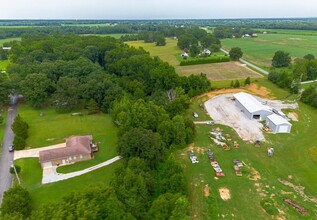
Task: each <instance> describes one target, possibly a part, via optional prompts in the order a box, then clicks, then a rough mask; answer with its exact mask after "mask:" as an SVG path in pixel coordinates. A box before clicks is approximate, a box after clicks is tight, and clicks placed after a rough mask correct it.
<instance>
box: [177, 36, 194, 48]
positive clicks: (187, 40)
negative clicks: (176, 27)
mask: <svg viewBox="0 0 317 220" xmlns="http://www.w3.org/2000/svg"><path fill="white" fill-rule="evenodd" d="M190 44H191V37H190V36H188V35H181V36H179V37H178V41H177V46H178V47H179V48H180V49H189V47H190Z"/></svg>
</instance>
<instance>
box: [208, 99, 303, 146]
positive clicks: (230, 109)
mask: <svg viewBox="0 0 317 220" xmlns="http://www.w3.org/2000/svg"><path fill="white" fill-rule="evenodd" d="M232 98H233V94H232V93H228V94H223V95H218V96H215V97H213V98H212V99H210V100H208V101H207V102H205V108H206V110H207V112H208V114H209V115H210V117H211V118H212V119H213V120H214V121H215V123H217V124H223V125H227V126H230V127H232V128H233V129H234V130H235V131H236V132H237V133H238V135H239V136H240V137H241V139H242V140H244V141H255V140H265V138H264V135H263V132H262V130H261V128H262V127H263V125H262V124H261V123H260V122H259V121H258V120H250V119H248V118H247V117H246V116H245V114H243V112H241V111H240V109H239V108H238V107H237V106H236V105H235V102H234V101H232V100H231V99H232ZM255 98H257V99H258V100H261V101H267V105H268V106H270V107H272V108H275V109H277V110H281V109H285V108H291V109H295V108H297V107H298V105H297V104H296V103H295V104H284V103H282V102H281V101H279V100H264V99H260V98H259V97H256V96H255Z"/></svg>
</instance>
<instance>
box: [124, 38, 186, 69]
mask: <svg viewBox="0 0 317 220" xmlns="http://www.w3.org/2000/svg"><path fill="white" fill-rule="evenodd" d="M126 43H127V44H128V45H130V46H133V47H136V48H139V47H143V49H144V50H146V51H149V52H150V54H151V55H152V56H158V57H159V58H161V59H162V60H163V61H165V62H168V63H169V64H171V65H172V66H177V65H179V61H178V60H177V58H176V57H175V55H179V54H181V53H182V52H183V51H182V50H181V49H179V48H178V47H177V41H176V40H174V39H171V38H166V45H165V46H155V43H144V41H129V42H126Z"/></svg>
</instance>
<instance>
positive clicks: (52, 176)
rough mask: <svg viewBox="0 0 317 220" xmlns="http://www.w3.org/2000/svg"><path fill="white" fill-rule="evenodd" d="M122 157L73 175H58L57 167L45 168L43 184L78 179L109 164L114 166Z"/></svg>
mask: <svg viewBox="0 0 317 220" xmlns="http://www.w3.org/2000/svg"><path fill="white" fill-rule="evenodd" d="M120 159H121V157H120V156H116V157H114V158H112V159H110V160H107V161H105V162H102V163H100V164H97V165H95V166H92V167H89V168H87V169H84V170H80V171H76V172H72V173H65V174H62V173H57V172H56V168H57V166H52V167H45V168H44V169H43V178H42V184H46V183H54V182H58V181H61V180H66V179H70V178H73V177H77V176H80V175H83V174H85V173H89V172H91V171H94V170H96V169H99V168H101V167H105V166H108V165H109V164H112V163H114V162H116V161H118V160H120Z"/></svg>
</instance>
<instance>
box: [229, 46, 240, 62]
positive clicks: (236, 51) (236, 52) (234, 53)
mask: <svg viewBox="0 0 317 220" xmlns="http://www.w3.org/2000/svg"><path fill="white" fill-rule="evenodd" d="M242 55H243V52H242V50H241V48H240V47H233V48H231V50H230V51H229V56H230V58H231V59H233V60H239V59H240V58H241V57H242Z"/></svg>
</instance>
